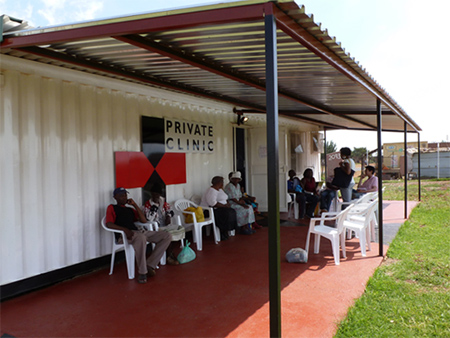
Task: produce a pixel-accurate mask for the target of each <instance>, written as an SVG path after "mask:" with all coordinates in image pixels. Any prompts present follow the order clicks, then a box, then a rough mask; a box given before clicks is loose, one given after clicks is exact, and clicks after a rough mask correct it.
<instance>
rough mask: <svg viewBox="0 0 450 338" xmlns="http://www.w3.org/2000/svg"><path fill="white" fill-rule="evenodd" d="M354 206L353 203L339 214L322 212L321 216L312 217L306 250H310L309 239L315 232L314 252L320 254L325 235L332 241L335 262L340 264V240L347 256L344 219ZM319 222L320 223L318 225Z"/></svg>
mask: <svg viewBox="0 0 450 338" xmlns="http://www.w3.org/2000/svg"><path fill="white" fill-rule="evenodd" d="M352 208H353V204H351V205H349V206H348V207H347V208H345V209H344V210H343V211H341V212H340V213H338V214H337V215H335V214H333V213H326V212H324V213H322V215H321V217H320V218H311V220H310V222H309V230H308V235H307V236H306V245H305V250H306V252H307V253H308V252H309V241H310V237H311V234H314V253H315V254H318V253H319V249H320V237H321V236H323V237H325V238H326V239H328V240H329V241H331V247H332V250H333V257H334V263H335V264H336V265H339V263H340V255H339V241H340V243H341V248H342V256H343V257H344V258H345V257H346V253H345V233H344V220H345V219H346V218H347V215H348V213H349V212H350V210H351V209H352ZM325 222H327V223H328V222H333V223H334V225H333V226H331V225H327V224H325ZM317 223H319V224H318V225H316V224H317Z"/></svg>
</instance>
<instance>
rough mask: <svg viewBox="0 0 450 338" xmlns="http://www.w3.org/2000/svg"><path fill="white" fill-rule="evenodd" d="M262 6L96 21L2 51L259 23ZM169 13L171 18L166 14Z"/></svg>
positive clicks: (9, 43)
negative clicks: (160, 32)
mask: <svg viewBox="0 0 450 338" xmlns="http://www.w3.org/2000/svg"><path fill="white" fill-rule="evenodd" d="M263 8H264V4H255V5H249V6H245V8H242V7H227V6H226V5H225V4H224V8H213V9H209V10H203V11H198V12H187V13H186V12H184V13H183V11H182V10H181V11H180V13H176V11H174V12H175V14H174V13H169V15H161V16H155V15H153V16H152V14H145V15H141V16H139V15H137V16H135V17H134V19H130V20H127V21H120V22H114V21H115V20H114V19H110V20H104V21H100V23H98V25H97V26H83V24H79V25H75V27H74V28H72V29H64V30H52V31H49V32H46V31H45V29H43V30H42V32H40V33H36V34H29V35H22V36H15V37H10V38H6V39H4V41H3V43H2V44H1V46H2V48H19V47H28V46H39V45H49V44H54V43H60V42H67V41H77V40H86V39H87V40H89V39H98V38H104V37H111V36H120V35H126V34H140V33H149V32H155V31H164V30H173V29H183V28H189V27H195V26H201V25H208V24H215V25H217V24H224V23H230V22H247V21H253V20H261V18H262V17H263V15H264V14H263ZM170 14H173V15H170Z"/></svg>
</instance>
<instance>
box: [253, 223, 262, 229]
mask: <svg viewBox="0 0 450 338" xmlns="http://www.w3.org/2000/svg"><path fill="white" fill-rule="evenodd" d="M261 228H262V226H261V225H259V224H258V223H256V222H254V223H253V225H252V229H261Z"/></svg>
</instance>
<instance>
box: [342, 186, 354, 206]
mask: <svg viewBox="0 0 450 338" xmlns="http://www.w3.org/2000/svg"><path fill="white" fill-rule="evenodd" d="M353 185H354V184H350V186H348V188H341V195H342V199H343V200H344V202H350V201H351V200H352V190H353Z"/></svg>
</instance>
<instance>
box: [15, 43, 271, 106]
mask: <svg viewBox="0 0 450 338" xmlns="http://www.w3.org/2000/svg"><path fill="white" fill-rule="evenodd" d="M17 50H18V51H21V52H24V53H30V54H34V55H38V56H42V57H46V58H50V59H53V60H57V61H60V62H66V63H69V64H72V65H75V66H79V67H85V68H89V69H94V70H98V71H102V72H105V73H108V74H112V75H116V76H120V77H124V78H128V79H130V80H134V81H139V82H141V83H145V84H150V85H155V86H159V87H163V88H167V89H171V90H176V91H180V92H183V93H187V94H191V95H197V96H201V97H205V98H208V99H213V100H218V101H221V102H226V103H231V104H234V105H238V106H242V107H248V108H252V109H255V110H259V111H261V112H264V111H265V107H261V106H257V105H251V104H249V103H248V102H245V101H241V100H238V99H235V98H232V97H228V96H224V95H219V94H217V93H214V92H210V91H203V90H201V89H198V88H195V87H192V86H188V85H184V84H180V83H176V82H173V81H172V82H166V81H163V80H160V79H156V78H152V77H149V76H146V75H144V74H140V73H138V72H128V71H126V70H124V69H121V68H117V67H112V66H107V65H104V64H99V63H96V62H92V61H90V60H86V59H83V58H81V57H76V58H75V57H73V56H71V55H68V54H63V53H57V52H54V51H51V50H48V49H44V48H39V47H24V48H17Z"/></svg>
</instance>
